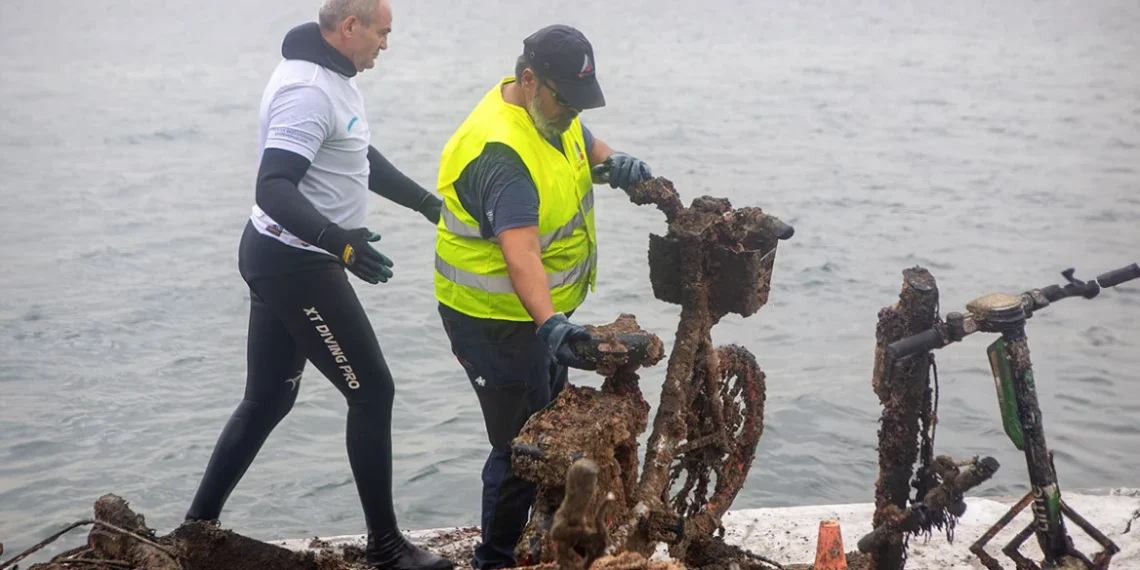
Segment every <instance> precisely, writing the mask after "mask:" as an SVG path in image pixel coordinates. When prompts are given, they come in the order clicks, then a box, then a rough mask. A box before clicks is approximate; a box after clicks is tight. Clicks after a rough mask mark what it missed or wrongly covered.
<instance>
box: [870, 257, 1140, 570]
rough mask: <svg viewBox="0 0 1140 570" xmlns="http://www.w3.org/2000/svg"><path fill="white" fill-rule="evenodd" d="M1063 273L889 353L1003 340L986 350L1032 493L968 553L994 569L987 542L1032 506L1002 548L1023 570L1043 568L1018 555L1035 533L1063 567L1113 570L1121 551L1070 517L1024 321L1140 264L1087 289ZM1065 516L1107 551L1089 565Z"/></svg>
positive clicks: (992, 298) (974, 306)
mask: <svg viewBox="0 0 1140 570" xmlns="http://www.w3.org/2000/svg"><path fill="white" fill-rule="evenodd" d="M1062 275H1063V276H1064V277H1065V278H1066V279H1067V280H1068V281H1069V284H1068V285H1066V286H1063V287H1062V286H1058V285H1052V286H1049V287H1045V288H1043V289H1033V290H1031V291H1027V292H1025V293H1022V294H1021V295H1008V294H1002V293H997V294H991V295H986V296H983V297H979V298H977V299H974V300H972V301H970V302H969V303H967V305H966V313H965V314H962V313H957V312H955V313H949V314H948V315H947V316H946V321H945V323H938V324H936V325H935V327H934V329H932V330H930V331H925V332H922V333H919V334H917V335H914V336H912V337H908V338H904V339H902V340H899V341H897V342H895V343H892V344H891V345H889V346H888V349H887V350H888V352H890V353H891V354H892V355H893V356H894V357H895V358H900V357H906V356H909V355H911V354H919V353H922V354H925V353H926V352H927V351H929V350H933V349H937V348H942V347H943V346H945V345H947V344H949V343H951V342H957V341H960V340H962V339H963V338H964V337H966V336H967V335H970V334H972V333H974V332H988V333H998V334H1000V335H1001V337H1000V338H998V339H997V340H995V341H994V342H993V343H991V344H990V345H989V346H988V347H987V348H986V354H987V357H988V360H989V362H990V367H991V370H992V372H993V376H994V385H995V388H996V391H997V397H998V402H999V406H1000V408H1001V413H1002V423H1003V427H1004V429H1005V433H1006V435H1007V436H1008V437H1009V439H1010V441H1011V442H1013V444H1014V446H1015V447H1017V449H1019V450H1021V451H1023V452H1024V454H1025V461H1026V467H1027V469H1028V474H1029V483H1030V491H1029V493H1028V494H1026V495H1025V497H1023V498H1022V499H1021V500H1020V501H1019V502H1018V503H1017V504H1016V505H1014V506H1013V508H1011V509H1010V510H1009V512H1007V513H1006V515H1005V516H1003V517H1002V518H1001V519H1000V520H999V521H998V522H997V523H996V524H995V525H994V526H993V527H991V528H990V529H989V530H988V531H987V532H986V533H985V534H984V535H983V536H982V537H981V538H980V539H979V540H978V541H977V542H975V543H974V544H973V545H971V546H970V551H971V552H973V553H974V554H975V555H977V556H978V557H979V558H980V559H981V561H982V563H983V564H984V565H985V566H986V567H987V568H989V569H990V570H1000V569H1001V566H1000V565H999V564H998V562H997V560H996V559H994V558H993V557H992V556H990V555H989V554H988V553H986V552H985V550H984V547H985V545H986V543H987V542H989V541H990V540H992V539H993V537H994V536H996V535H997V533H998V532H999V531H1000V530H1001V529H1002V528H1004V527H1005V525H1007V524H1009V523H1010V522H1011V521H1012V520H1013V518H1014V517H1015V516H1017V514H1018V513H1019V512H1021V511H1022V510H1023V509H1025V508H1026V507H1027V506H1029V505H1030V504H1032V505H1033V507H1032V514H1033V521H1032V522H1031V523H1030V524H1029V525H1027V526H1026V527H1025V528H1024V529H1022V530H1021V531H1020V532H1019V533H1018V534H1017V535H1016V536H1015V537H1014V539H1013V540H1012V541H1011V542H1010V543H1009V544H1008V545H1006V547H1005V548H1003V549H1002V552H1003V553H1005V554H1006V555H1007V556H1009V557H1010V558H1011V559H1013V560H1014V561H1015V563H1016V564H1017V567H1018V568H1032V569H1035V570H1036V569H1038V566H1037V565H1036V564H1035V563H1034V562H1033V561H1031V560H1029V559H1028V558H1026V557H1025V556H1024V555H1022V554H1021V553H1020V547H1021V545H1022V544H1023V543H1024V542H1025V541H1026V540H1028V538H1029V536H1030V535H1031V534H1034V535H1036V538H1037V543H1038V545H1039V547H1040V548H1041V552H1042V553H1043V555H1044V558H1045V563H1046V564H1050V565H1060V564H1061V563H1062V562H1063V561H1064V558H1065V557H1067V556H1071V557H1074V558H1077V559H1079V560H1081V561H1082V562H1083V563H1084V564H1085V566H1086V568H1090V569H1097V570H1102V569H1104V568H1107V567H1108V563H1109V560H1110V559H1111V558H1112V556H1113V555H1114V554H1116V553H1117V552H1119V547H1117V546H1116V544H1115V543H1113V542H1112V541H1111V540H1109V539H1108V538H1107V537H1106V536H1105V535H1104V534H1103V533H1101V532H1099V531H1098V530H1097V529H1096V528H1095V527H1093V526H1092V525H1091V524H1089V523H1088V521H1086V520H1085V519H1084V518H1083V517H1081V516H1080V515H1079V514H1077V513H1076V512H1075V511H1073V510H1072V508H1070V507H1069V506H1068V505H1067V504H1066V503H1065V502H1064V500H1063V499H1062V497H1061V489H1060V484H1059V482H1058V480H1057V472H1056V469H1055V468H1054V465H1053V457H1052V453H1051V452H1050V451H1049V449H1048V446H1047V444H1046V442H1045V428H1044V423H1043V419H1042V414H1041V408H1040V406H1039V405H1038V401H1037V389H1036V385H1035V380H1034V377H1033V366H1032V363H1031V360H1030V352H1029V339H1028V336H1027V334H1026V330H1025V329H1026V321H1027V320H1028V319H1029V318H1030V317H1032V315H1033V312H1034V311H1036V310H1040V309H1042V308H1044V307H1047V306H1048V305H1049V304H1050V303H1051V302H1055V301H1058V300H1060V299H1064V298H1067V297H1074V296H1081V297H1084V298H1086V299H1092V298H1094V297H1096V296H1097V295H1098V294H1099V293H1100V289H1101V288H1102V287H1112V286H1115V285H1118V284H1120V283H1123V282H1125V281H1129V280H1131V279H1136V278H1138V277H1140V266H1138V265H1137V264H1135V263H1134V264H1132V265H1130V266H1127V267H1124V268H1121V269H1118V270H1115V271H1111V272H1108V273H1104V274H1102V275H1100V276H1099V277H1097V280H1096V281H1093V282H1088V283H1086V282H1083V281H1080V280H1077V279H1075V278H1073V270H1072V269H1067V270H1065V271H1063V272H1062ZM1066 517H1067V518H1069V519H1070V520H1071V521H1073V522H1074V523H1075V524H1076V525H1077V526H1079V527H1080V528H1081V529H1083V530H1084V531H1085V532H1087V533H1088V534H1089V535H1090V536H1091V537H1092V538H1093V539H1094V540H1096V541H1097V543H1099V544H1100V545H1101V547H1103V549H1104V550H1102V551H1101V552H1100V553H1098V554H1097V555H1096V556H1095V557H1094V560H1089V559H1088V558H1087V557H1086V556H1085V555H1084V554H1082V553H1080V552H1078V551H1077V550H1076V549H1075V548H1074V546H1073V542H1072V539H1071V538H1070V537H1069V534H1068V531H1067V529H1066V528H1065V520H1064V519H1065V518H1066Z"/></svg>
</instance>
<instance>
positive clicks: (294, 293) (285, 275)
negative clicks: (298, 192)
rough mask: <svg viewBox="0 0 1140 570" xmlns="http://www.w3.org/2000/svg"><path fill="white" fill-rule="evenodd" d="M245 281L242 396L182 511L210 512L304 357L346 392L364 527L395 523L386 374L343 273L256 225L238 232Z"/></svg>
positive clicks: (258, 441)
mask: <svg viewBox="0 0 1140 570" xmlns="http://www.w3.org/2000/svg"><path fill="white" fill-rule="evenodd" d="M239 257H240V260H239V266H240V268H241V273H242V277H243V278H244V279H245V280H246V282H247V283H248V284H249V289H250V298H251V304H250V314H249V336H248V341H247V357H246V360H247V362H246V366H247V373H246V383H245V397H244V399H243V400H242V401H241V403H240V404H239V405H238V407H237V409H236V410H235V411H234V412H233V415H232V416H231V417H230V419H229V421H228V422H227V423H226V425H225V428H224V429H223V430H222V433H221V436H220V437H219V438H218V442H217V445H216V446H215V448H214V452H213V455H212V456H211V457H210V461H209V464H208V465H207V467H206V473H205V475H204V476H203V477H202V481H201V483H200V484H199V486H198V491H197V494H196V495H195V496H194V501H193V503H192V504H191V506H190V509H189V511H188V512H187V514H186V518H188V519H198V520H212V519H218V518H220V514H221V511H222V507H223V505H224V504H225V502H226V499H227V498H228V497H229V494H230V492H231V491H232V490H233V489H234V487H235V486H236V485H237V483H238V481H239V480H240V479H241V477H242V476H243V475H244V474H245V472H246V469H248V468H249V466H250V464H251V463H252V462H253V460H254V457H255V456H256V455H257V453H258V451H259V450H260V449H261V445H262V443H264V442H265V439H266V438H267V437H268V436H269V433H270V432H271V431H272V430H273V428H274V427H276V426H277V424H278V423H279V422H280V421H281V420H282V418H284V417H285V415H286V414H288V413H289V410H291V409H292V408H293V402H294V401H295V400H296V399H297V392H298V390H299V387H300V378H301V371H302V370H303V369H304V366H305V361H306V360H308V361H309V362H311V363H312V364H313V365H314V366H315V367H316V368H317V369H318V370H319V371H320V372H321V373H322V374H323V375H324V376H325V377H326V378H327V379H328V380H329V381H331V382H332V383H333V385H334V386H336V387H337V389H338V390H340V392H341V394H343V395H344V397H345V399H346V400H347V401H348V421H347V429H346V439H347V447H348V459H349V463H350V465H351V468H352V474H353V477H354V478H355V479H356V488H357V491H358V493H359V495H360V501H361V503H362V506H363V508H364V516H365V522H366V524H367V525H368V529H369V531H370V532H375V533H377V534H378V535H380V536H383V535H386V534H389V533H394V532H398V530H397V527H396V516H395V512H394V509H393V506H392V429H391V428H392V425H391V424H392V400H393V396H394V392H395V387H394V385H393V381H392V374H391V373H390V372H389V370H388V365H387V363H386V362H385V360H384V355H383V353H382V352H381V351H380V345H379V342H378V341H377V339H376V334H375V332H374V331H373V329H372V324H371V323H370V322H369V319H368V316H367V315H366V314H365V312H364V308H363V307H362V306H361V304H360V301H359V299H357V297H356V293H355V292H354V291H353V289H352V287H351V286H350V284H349V282H348V274H347V272H346V271H345V270H344V268H342V267H341V266H340V265H339V264H338V263H337V262H336V260H334V259H333V258H332V257H331V256H326V255H324V254H320V253H314V252H307V251H304V250H300V249H297V248H293V247H290V246H288V245H285V244H282V243H280V242H277V241H275V240H273V239H271V238H268V237H266V236H263V235H260V234H258V233H257V232H256V231H255V230H254V229H253V228H252V227H251V226H248V225H247V227H246V230H245V234H244V235H243V236H242V244H241V248H240V256H239Z"/></svg>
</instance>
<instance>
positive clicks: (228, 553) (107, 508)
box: [29, 494, 360, 570]
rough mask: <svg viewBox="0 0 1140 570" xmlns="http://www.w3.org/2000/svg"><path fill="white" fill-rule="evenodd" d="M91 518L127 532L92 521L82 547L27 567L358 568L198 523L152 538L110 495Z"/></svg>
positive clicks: (328, 556) (40, 569)
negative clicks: (85, 542) (92, 525)
mask: <svg viewBox="0 0 1140 570" xmlns="http://www.w3.org/2000/svg"><path fill="white" fill-rule="evenodd" d="M94 520H95V521H101V522H106V523H107V524H111V525H114V526H115V527H116V528H118V529H121V531H126V532H121V531H117V530H112V529H110V528H109V527H107V526H104V525H101V524H98V523H96V524H95V526H94V527H93V528H92V529H91V531H90V533H89V534H88V537H87V545H86V546H84V547H80V548H75V549H72V550H69V551H67V552H63V553H61V554H59V555H57V556H55V557H53V558H52V559H51V560H50V561H48V562H44V563H40V564H35V565H33V566H31V567H30V568H29V570H74V569H76V568H85V569H87V570H91V569H96V570H123V569H124V568H148V569H154V570H157V569H167V568H175V569H179V570H245V569H248V568H275V569H280V570H357V569H359V568H360V567H359V566H356V565H353V564H350V563H349V562H348V561H346V560H345V559H344V558H343V557H341V556H338V555H337V554H335V553H332V552H330V551H326V550H324V549H322V550H321V551H318V552H307V551H306V552H295V551H292V550H289V549H287V548H283V547H280V546H275V545H272V544H268V543H265V542H262V541H260V540H257V539H253V538H249V537H246V536H243V535H241V534H238V533H235V532H233V531H230V530H225V529H222V528H219V527H217V526H215V525H213V524H210V523H207V522H201V521H191V522H187V523H185V524H183V525H181V526H179V527H178V528H176V529H174V531H172V532H171V533H170V534H167V535H165V536H156V534H155V531H154V530H153V529H150V528H148V527H147V526H146V522H145V518H144V517H143V516H142V515H141V514H138V513H135V512H134V511H133V510H131V508H130V506H129V505H128V504H127V502H126V501H125V500H123V499H122V498H121V497H119V496H117V495H113V494H108V495H104V496H102V497H100V498H99V500H98V501H96V504H95V519H94ZM111 521H113V522H111ZM115 523H118V524H115ZM127 533H129V534H127ZM132 535H133V536H132ZM140 539H141V540H140ZM80 561H82V562H80Z"/></svg>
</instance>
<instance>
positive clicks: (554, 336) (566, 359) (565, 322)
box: [537, 313, 595, 370]
mask: <svg viewBox="0 0 1140 570" xmlns="http://www.w3.org/2000/svg"><path fill="white" fill-rule="evenodd" d="M537 334H538V336H539V338H541V339H542V341H543V342H545V343H546V346H547V347H549V348H550V354H551V355H553V356H554V360H555V362H557V363H558V364H561V365H562V366H569V367H571V368H581V369H583V370H593V369H594V368H595V365H594V364H593V363H590V362H586V361H584V360H582V359H580V358H578V357H577V356H576V355H575V354H574V351H573V350H571V349H570V341H574V340H590V332H589V331H587V330H586V327H583V326H581V325H576V324H574V323H572V322H570V320H569V319H567V318H566V315H564V314H562V313H555V314H554V315H552V316H551V317H550V318H549V319H546V322H545V323H542V326H540V327H538V333H537Z"/></svg>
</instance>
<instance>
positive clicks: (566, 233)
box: [439, 188, 594, 293]
mask: <svg viewBox="0 0 1140 570" xmlns="http://www.w3.org/2000/svg"><path fill="white" fill-rule="evenodd" d="M593 208H594V190H593V189H592V188H591V189H590V191H589V192H587V193H586V195H585V196H583V197H582V202H581V203H580V204H579V210H578V213H577V214H575V215H574V217H573V218H571V219H570V221H569V222H566V223H565V224H563V225H562V227H560V228H558V229H556V230H554V231H552V232H549V233H546V234H543V235H541V236H539V237H538V243H539V245H540V246H542V251H546V248H548V247H550V245H551V244H553V243H554V242H555V241H558V240H560V239H562V238H564V237H570V236H571V235H572V234H573V233H574V230H576V229H578V228H580V227H582V226H584V225H586V217H585V214H586V213H588V212H589V211H590V210H592V209H593ZM439 215H440V217H441V218H442V219H443V225H444V226H446V227H447V231H449V232H451V233H453V234H455V235H457V236H459V237H465V238H474V239H486V240H487V241H489V242H491V243H495V244H497V243H499V238H497V237H495V236H491V237H489V238H484V237H483V234H481V233H479V228H477V227H472V226H469V225H467V224H465V223H463V222H462V221H460V219H459V218H457V217H456V216H455V214H453V213H451V210H448V209H447V206H446V205H445V206H444V207H443V208H440V213H439ZM444 275H446V273H445V274H444ZM464 285H467V283H464ZM499 292H500V293H510V292H511V291H509V290H508V291H499Z"/></svg>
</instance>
